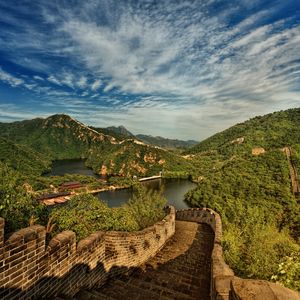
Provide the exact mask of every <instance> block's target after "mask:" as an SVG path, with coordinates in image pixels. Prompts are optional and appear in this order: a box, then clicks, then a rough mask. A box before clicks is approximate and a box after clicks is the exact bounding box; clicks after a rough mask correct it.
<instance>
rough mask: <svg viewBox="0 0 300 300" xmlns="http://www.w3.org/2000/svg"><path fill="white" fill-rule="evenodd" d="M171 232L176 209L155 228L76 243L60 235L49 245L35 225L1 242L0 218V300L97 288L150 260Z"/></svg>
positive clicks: (69, 234)
mask: <svg viewBox="0 0 300 300" xmlns="http://www.w3.org/2000/svg"><path fill="white" fill-rule="evenodd" d="M174 232H175V209H174V208H173V207H169V208H168V212H167V216H166V217H165V218H164V219H163V220H162V221H161V222H157V223H156V224H155V225H154V226H151V227H148V228H146V229H144V230H142V231H138V232H131V233H130V232H95V233H93V234H92V235H90V236H89V237H87V238H85V239H83V240H81V241H79V243H77V244H76V235H75V233H74V232H72V231H64V232H62V233H59V234H58V235H56V236H55V237H54V238H53V239H52V240H51V241H50V242H49V243H48V244H47V243H46V231H45V228H44V227H43V226H40V225H35V226H31V227H28V228H24V229H21V230H19V231H18V232H15V233H14V234H12V235H11V236H10V237H9V238H8V239H7V240H6V241H4V219H2V218H0V299H9V300H13V299H41V298H43V297H53V296H54V295H59V294H61V295H67V296H73V295H74V294H75V293H76V292H78V291H79V290H80V289H82V288H92V287H96V286H97V287H99V286H101V285H103V284H104V283H105V281H106V279H107V278H108V277H111V276H116V275H118V274H120V273H125V272H130V271H131V270H133V268H134V267H137V266H139V265H140V264H142V263H143V262H145V261H147V260H148V259H149V258H150V257H152V256H154V255H155V254H156V253H157V252H158V251H159V250H160V248H161V247H162V246H163V245H164V244H165V242H166V241H167V240H168V239H169V238H170V237H171V236H172V235H173V234H174Z"/></svg>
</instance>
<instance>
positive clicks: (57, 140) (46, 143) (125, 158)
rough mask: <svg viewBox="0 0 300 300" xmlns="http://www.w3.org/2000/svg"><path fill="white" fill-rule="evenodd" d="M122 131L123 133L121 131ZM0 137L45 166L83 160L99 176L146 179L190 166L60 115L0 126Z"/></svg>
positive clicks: (179, 158)
mask: <svg viewBox="0 0 300 300" xmlns="http://www.w3.org/2000/svg"><path fill="white" fill-rule="evenodd" d="M121 131H122V132H125V131H124V129H122V128H121ZM0 137H2V138H4V139H5V140H7V141H10V142H11V143H13V144H18V145H22V146H26V147H27V148H29V149H32V152H33V153H35V152H36V153H39V154H40V155H42V159H43V160H45V161H48V162H49V161H51V160H57V159H70V158H85V159H86V164H87V165H88V166H89V167H91V168H93V170H94V172H95V173H98V174H100V173H101V174H113V175H120V176H132V175H138V176H147V175H153V174H157V173H158V172H159V171H161V170H162V169H165V170H168V171H173V170H175V171H176V170H178V169H182V168H183V169H189V168H190V165H189V162H187V161H186V160H185V159H184V158H182V157H180V156H177V155H175V154H173V153H168V152H167V151H164V150H162V149H157V148H155V147H151V146H149V145H145V144H144V143H142V142H140V141H138V140H136V139H135V138H130V139H126V140H122V141H119V140H117V139H116V138H115V137H113V136H110V135H107V134H105V133H103V132H99V131H98V130H96V129H93V128H90V127H88V126H86V125H84V124H82V123H80V122H79V121H77V120H75V119H73V118H71V117H70V116H68V115H63V114H62V115H53V116H50V117H48V118H46V119H41V118H37V119H33V120H26V121H21V122H13V123H0ZM0 151H1V150H0ZM39 159H40V158H39V157H37V160H39ZM33 161H34V159H33ZM46 169H47V167H46V165H45V170H46Z"/></svg>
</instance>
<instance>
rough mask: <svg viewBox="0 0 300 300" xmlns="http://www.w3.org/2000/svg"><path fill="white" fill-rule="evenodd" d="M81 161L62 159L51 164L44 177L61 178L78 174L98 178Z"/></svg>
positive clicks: (83, 161)
mask: <svg viewBox="0 0 300 300" xmlns="http://www.w3.org/2000/svg"><path fill="white" fill-rule="evenodd" d="M84 163H85V160H83V159H62V160H55V161H53V162H52V168H51V171H50V172H49V173H46V174H44V176H62V175H65V174H80V175H86V176H93V177H95V178H99V176H98V175H96V174H95V173H94V172H93V170H92V169H90V168H88V167H86V166H85V164H84Z"/></svg>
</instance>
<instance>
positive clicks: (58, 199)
mask: <svg viewBox="0 0 300 300" xmlns="http://www.w3.org/2000/svg"><path fill="white" fill-rule="evenodd" d="M129 188H131V186H128V185H127V186H122V185H110V186H107V187H103V188H100V189H96V190H90V191H85V192H75V191H71V194H70V195H68V196H59V197H54V198H49V199H45V200H39V201H40V202H41V203H43V204H45V205H46V206H52V205H56V204H62V203H66V202H68V201H69V200H70V199H71V198H72V197H74V196H76V195H80V194H98V193H101V192H106V191H114V190H122V189H129Z"/></svg>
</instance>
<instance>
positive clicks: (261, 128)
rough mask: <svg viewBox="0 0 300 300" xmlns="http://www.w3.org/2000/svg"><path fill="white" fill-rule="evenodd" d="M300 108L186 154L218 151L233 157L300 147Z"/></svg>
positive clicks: (235, 129)
mask: <svg viewBox="0 0 300 300" xmlns="http://www.w3.org/2000/svg"><path fill="white" fill-rule="evenodd" d="M299 126H300V108H295V109H289V110H285V111H279V112H274V113H271V114H267V115H265V116H258V117H255V118H253V119H250V120H248V121H246V122H244V123H240V124H237V125H235V126H232V127H230V128H229V129H227V130H224V131H222V132H220V133H217V134H215V135H213V136H212V137H210V138H208V139H206V140H204V141H202V142H201V143H199V144H197V145H195V146H194V147H192V148H190V149H189V150H187V151H186V154H195V153H199V152H204V151H217V152H218V153H220V154H225V155H231V154H234V153H239V152H243V151H248V152H251V151H252V149H253V148H259V147H261V148H264V149H265V150H270V149H279V148H282V147H285V146H289V145H293V144H296V143H300V131H299Z"/></svg>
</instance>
